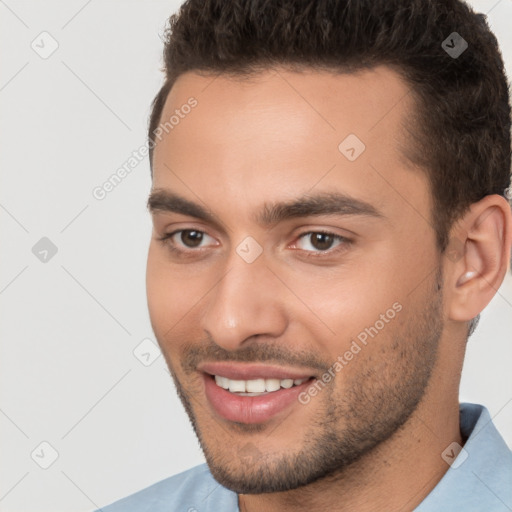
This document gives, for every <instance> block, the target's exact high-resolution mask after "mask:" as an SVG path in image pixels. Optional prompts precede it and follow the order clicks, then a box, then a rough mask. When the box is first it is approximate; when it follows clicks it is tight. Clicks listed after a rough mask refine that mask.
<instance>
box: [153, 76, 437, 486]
mask: <svg viewBox="0 0 512 512" xmlns="http://www.w3.org/2000/svg"><path fill="white" fill-rule="evenodd" d="M191 97H194V98H195V100H192V101H191V100H190V98H191ZM194 101H197V104H195V103H194ZM192 103H194V105H195V106H194V107H193V108H187V107H185V108H184V107H183V106H184V105H187V104H192ZM413 108H414V106H413V104H412V99H411V95H409V94H408V88H407V86H406V85H405V84H404V82H403V81H402V80H401V79H399V77H398V75H396V74H395V73H393V72H392V71H390V70H388V69H386V68H377V69H375V70H372V71H366V72H364V73H359V74H345V75H338V76H335V75H333V74H328V73H324V72H317V71H308V72H304V73H302V74H299V73H294V72H290V71H285V70H278V71H268V72H265V73H261V74H260V75H258V76H257V77H254V78H253V79H251V80H236V79H233V78H230V77H227V76H220V77H217V78H216V79H215V80H213V78H212V77H205V76H200V75H198V74H195V73H187V74H185V75H182V76H181V77H180V78H179V79H178V81H177V82H176V84H175V85H174V87H173V88H172V90H171V93H170V95H169V97H168V99H167V103H166V106H165V108H164V112H163V115H162V118H161V122H162V123H164V122H166V121H168V120H169V119H170V118H171V116H173V115H174V116H175V118H174V120H173V122H172V125H173V127H172V129H170V130H168V131H169V133H168V135H165V136H164V137H163V138H162V140H161V141H160V142H158V144H157V146H156V149H155V153H154V162H153V164H154V176H153V190H152V193H153V198H152V200H151V201H150V205H151V208H152V214H153V222H154V232H153V237H152V240H151V244H150V249H149V257H148V268H147V291H148V302H149V310H150V316H151V321H152V325H153V329H154V332H155V335H156V337H157V339H158V342H159V343H160V346H161V348H162V350H163V353H164V354H165V357H166V360H167V363H168V365H169V369H170V370H171V373H172V375H173V378H174V380H175V383H176V386H177V388H178V392H179V395H180V397H181V399H182V401H183V403H184V405H185V408H186V410H187V412H188V414H189V416H190V418H191V421H192V423H193V426H194V428H195V430H196V433H197V435H198V436H199V439H200V442H201V445H202V447H203V450H204V452H205V456H206V458H207V461H208V463H209V466H210V469H211V471H212V473H213V475H214V476H215V477H216V478H217V479H218V480H219V481H220V482H221V483H223V484H224V485H226V486H227V487H230V488H232V489H234V490H236V491H239V492H245V493H258V492H274V491H282V490H286V489H292V488H295V487H297V486H300V485H305V484H307V483H310V482H313V481H315V480H317V479H318V478H321V477H323V476H326V475H327V474H330V473H333V472H334V471H335V470H340V469H343V468H344V467H346V466H347V465H348V464H350V463H352V462H354V461H355V460H357V459H359V458H360V457H361V456H363V455H364V454H365V453H368V452H369V451H370V450H371V449H372V448H374V447H376V446H377V445H379V443H381V442H383V441H384V440H386V439H387V438H389V436H391V434H393V433H394V432H395V431H396V430H397V429H398V428H399V427H400V426H401V425H403V424H404V422H405V421H406V420H407V419H408V418H409V417H410V415H411V414H412V413H413V411H414V410H415V408H416V406H417V404H418V403H419V401H420V400H421V398H422V397H423V396H424V394H425V393H427V394H428V392H429V386H431V385H432V384H430V380H429V379H430V376H431V373H432V369H433V368H434V367H435V364H436V354H437V345H438V341H439V338H440V336H441V331H442V329H443V322H442V295H441V291H440V289H441V284H440V280H441V274H440V266H439V265H440V263H439V255H438V253H437V250H436V243H435V233H434V231H433V229H432V227H431V221H430V219H431V217H432V215H431V199H430V194H429V186H428V181H427V178H426V176H425V174H424V173H423V172H421V171H420V170H418V169H412V168H411V165H410V164H409V163H408V162H407V160H406V159H405V158H404V157H403V155H402V153H401V149H400V148H401V147H402V148H403V147H404V146H405V144H406V142H405V138H404V133H405V130H404V128H403V123H404V121H405V119H406V116H407V114H408V113H409V112H410V110H411V109H413ZM176 110H178V112H176ZM176 116H178V117H179V121H178V122H176V119H177V117H176ZM351 134H353V135H351ZM354 135H355V136H356V137H357V138H356V137H354ZM347 137H348V139H347ZM358 139H359V140H358ZM343 141H345V142H343ZM360 141H362V143H363V144H364V145H365V148H364V147H363V146H362V144H361V142H360ZM340 143H341V145H340ZM191 203H193V204H191ZM173 233H174V234H173ZM168 235H170V236H168ZM165 236H167V239H166V240H160V238H163V237H165ZM214 375H217V379H215V377H214ZM216 380H217V382H216ZM290 386H292V387H290ZM226 387H228V389H225V388H226Z"/></svg>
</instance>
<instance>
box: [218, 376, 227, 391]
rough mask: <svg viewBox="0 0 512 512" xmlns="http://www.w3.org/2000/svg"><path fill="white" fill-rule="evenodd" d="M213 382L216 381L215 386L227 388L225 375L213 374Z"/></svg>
mask: <svg viewBox="0 0 512 512" xmlns="http://www.w3.org/2000/svg"><path fill="white" fill-rule="evenodd" d="M215 382H216V383H217V386H220V387H221V388H224V389H229V379H226V377H221V376H220V375H215Z"/></svg>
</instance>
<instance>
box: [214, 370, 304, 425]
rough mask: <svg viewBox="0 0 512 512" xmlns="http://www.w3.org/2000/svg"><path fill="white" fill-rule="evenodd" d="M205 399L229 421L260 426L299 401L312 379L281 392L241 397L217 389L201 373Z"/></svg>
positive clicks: (215, 385) (217, 387) (222, 389)
mask: <svg viewBox="0 0 512 512" xmlns="http://www.w3.org/2000/svg"><path fill="white" fill-rule="evenodd" d="M204 381H205V382H204V385H205V392H206V398H207V399H208V401H209V402H210V404H211V406H212V407H213V409H214V410H215V412H216V413H217V414H218V415H219V416H221V417H222V418H224V419H226V420H228V421H235V422H237V423H263V422H264V421H267V420H269V419H271V418H272V417H274V416H276V415H277V414H279V413H280V412H282V411H284V410H285V409H287V408H288V407H290V406H291V405H292V404H293V403H296V404H297V403H299V402H298V396H299V395H300V393H301V392H302V391H304V390H305V389H306V388H307V387H308V386H310V385H311V382H312V381H311V380H308V381H306V382H303V383H302V384H301V385H300V386H293V387H291V388H289V389H284V388H282V389H280V390H278V391H272V392H270V393H266V394H265V395H260V396H240V395H237V394H236V393H231V392H229V391H227V390H225V389H224V388H221V387H220V386H217V384H216V383H215V380H214V379H213V377H212V376H211V375H208V374H204Z"/></svg>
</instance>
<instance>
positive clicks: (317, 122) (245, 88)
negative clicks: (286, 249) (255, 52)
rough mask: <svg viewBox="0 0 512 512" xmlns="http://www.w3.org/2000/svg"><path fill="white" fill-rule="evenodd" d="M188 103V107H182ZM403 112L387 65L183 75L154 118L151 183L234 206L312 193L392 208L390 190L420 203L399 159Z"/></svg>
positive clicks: (414, 179) (406, 93)
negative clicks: (337, 193)
mask: <svg viewBox="0 0 512 512" xmlns="http://www.w3.org/2000/svg"><path fill="white" fill-rule="evenodd" d="M191 98H193V101H194V102H196V104H195V106H194V107H193V108H188V107H185V108H184V106H186V105H189V104H193V103H191ZM411 109H414V103H413V99H412V94H411V91H410V89H409V86H408V85H407V84H406V83H405V82H404V81H403V80H402V79H401V77H400V76H399V75H398V74H397V73H396V72H394V71H392V70H391V69H389V68H386V67H378V68H375V69H372V70H365V71H362V72H358V73H353V74H349V73H345V74H334V73H331V72H326V71H315V70H305V71H302V72H294V71H289V70H284V69H279V68H276V69H272V70H267V71H264V72H261V73H258V74H256V75H253V76H251V77H249V78H240V77H231V76H229V75H219V76H216V77H214V76H211V75H210V76H201V75H200V74H197V73H193V72H189V73H186V74H184V75H182V76H180V77H179V79H178V80H177V81H176V83H175V84H174V86H173V88H172V90H171V92H170V94H169V96H168V98H167V101H166V104H165V106H164V110H163V112H162V117H161V124H163V123H165V122H166V121H168V120H170V119H171V118H172V117H173V116H174V123H173V124H172V127H171V126H168V130H167V131H168V133H164V136H163V138H162V139H161V140H160V141H159V142H158V143H157V146H156V148H155V152H154V162H153V164H154V181H153V186H154V188H169V189H173V190H174V191H177V192H181V193H183V195H186V196H188V197H190V195H191V191H192V192H193V194H195V195H198V196H199V197H200V198H201V200H204V201H205V202H207V203H208V202H209V201H213V200H214V199H215V198H216V197H217V199H218V197H219V195H221V196H222V197H224V198H229V199H230V200H233V201H235V202H236V201H239V205H240V206H241V207H242V206H245V207H247V206H249V205H251V204H254V205H256V203H257V201H258V198H259V199H261V198H265V200H270V201H272V200H276V201H277V200H282V199H283V196H290V197H293V196H297V195H299V194H304V193H307V191H308V190H311V189H313V188H316V189H317V190H322V191H325V190H329V189H332V187H337V188H338V189H341V190H342V191H343V192H344V193H347V194H350V195H354V196H357V197H360V198H362V199H370V198H372V197H373V200H374V201H375V200H376V201H377V202H378V203H381V202H386V200H387V199H390V200H391V199H393V200H394V202H395V203H396V197H394V198H393V197H392V196H393V195H395V196H396V193H397V191H396V189H397V188H399V189H400V193H401V194H405V195H406V196H407V195H413V196H414V194H420V195H422V194H423V196H425V192H426V190H427V188H428V187H427V184H426V180H425V176H424V173H421V172H411V168H412V165H411V164H410V162H408V161H407V160H406V159H405V157H404V156H403V153H402V149H403V147H405V145H406V141H405V135H404V134H405V133H406V131H405V130H404V123H405V121H406V120H407V118H408V114H409V113H410V111H411ZM178 118H179V120H178ZM168 124H169V123H168ZM354 156H355V157H356V158H355V159H354V158H353V157H354ZM349 157H350V158H349ZM404 173H406V174H407V176H405V177H404V176H403V174H404ZM394 189H395V190H394ZM423 200H425V197H423ZM401 206H402V208H403V204H402V205H401Z"/></svg>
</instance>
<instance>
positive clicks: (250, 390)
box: [211, 375, 313, 396]
mask: <svg viewBox="0 0 512 512" xmlns="http://www.w3.org/2000/svg"><path fill="white" fill-rule="evenodd" d="M211 378H212V379H214V380H215V384H217V386H218V387H220V388H222V389H225V390H226V391H229V392H230V393H233V394H236V395H238V396H262V395H266V394H269V393H273V392H276V391H279V390H280V389H290V388H293V387H295V386H300V385H301V384H303V383H304V382H306V381H308V380H311V379H313V377H306V378H303V379H265V378H256V379H250V380H234V379H229V378H227V377H223V376H222V375H212V376H211Z"/></svg>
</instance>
